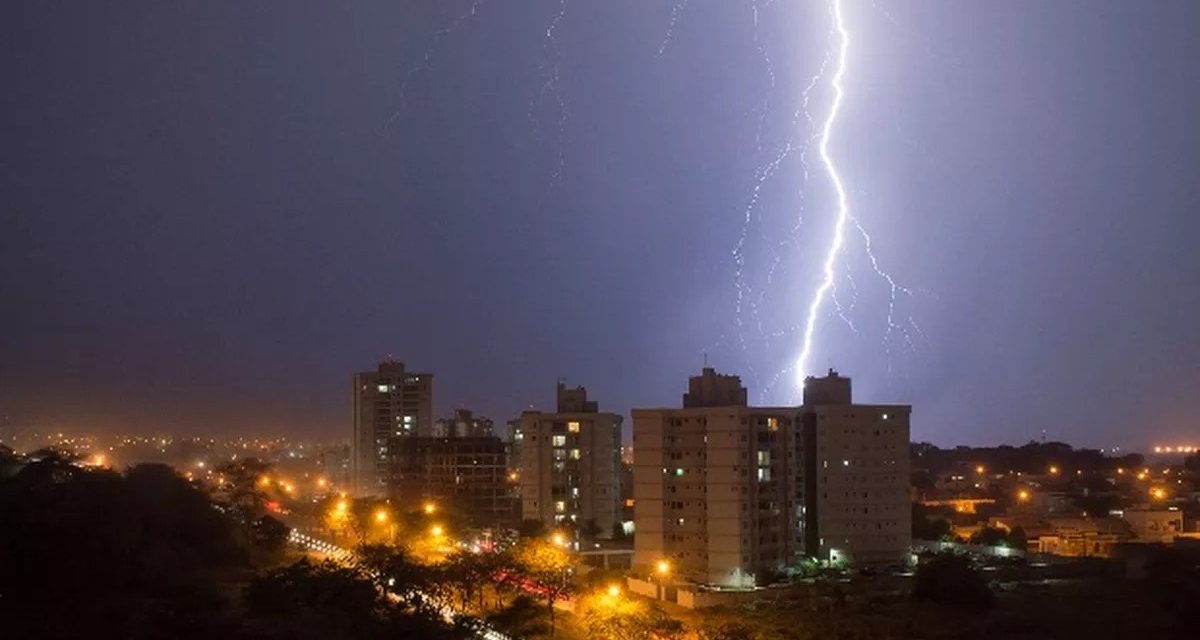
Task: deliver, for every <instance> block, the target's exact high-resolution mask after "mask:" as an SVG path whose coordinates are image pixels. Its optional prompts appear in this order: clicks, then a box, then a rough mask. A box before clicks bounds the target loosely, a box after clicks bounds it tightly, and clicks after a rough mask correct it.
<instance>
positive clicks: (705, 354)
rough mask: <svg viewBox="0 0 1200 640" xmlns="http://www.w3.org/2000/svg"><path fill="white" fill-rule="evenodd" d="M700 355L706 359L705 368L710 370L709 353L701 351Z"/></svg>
mask: <svg viewBox="0 0 1200 640" xmlns="http://www.w3.org/2000/svg"><path fill="white" fill-rule="evenodd" d="M700 355H701V356H702V357H703V358H704V368H705V369H707V368H708V352H707V351H701V352H700Z"/></svg>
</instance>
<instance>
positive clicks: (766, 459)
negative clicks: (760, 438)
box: [758, 451, 771, 467]
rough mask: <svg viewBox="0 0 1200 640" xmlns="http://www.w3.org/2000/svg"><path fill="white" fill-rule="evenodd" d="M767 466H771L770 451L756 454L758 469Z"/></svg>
mask: <svg viewBox="0 0 1200 640" xmlns="http://www.w3.org/2000/svg"><path fill="white" fill-rule="evenodd" d="M769 464H771V452H770V451H759V452H758V465H759V466H760V467H765V466H767V465H769Z"/></svg>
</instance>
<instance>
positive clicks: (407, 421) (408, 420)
mask: <svg viewBox="0 0 1200 640" xmlns="http://www.w3.org/2000/svg"><path fill="white" fill-rule="evenodd" d="M412 423H413V417H412V416H404V424H412Z"/></svg>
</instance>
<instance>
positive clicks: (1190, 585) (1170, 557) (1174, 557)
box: [1146, 547, 1200, 620]
mask: <svg viewBox="0 0 1200 640" xmlns="http://www.w3.org/2000/svg"><path fill="white" fill-rule="evenodd" d="M1146 585H1147V587H1148V590H1149V591H1150V592H1151V593H1153V594H1154V596H1155V600H1156V601H1157V602H1158V603H1159V604H1160V605H1161V606H1162V607H1163V608H1164V609H1166V610H1167V611H1168V612H1170V613H1172V614H1174V615H1176V616H1178V617H1179V618H1180V619H1181V620H1183V619H1187V618H1189V617H1190V616H1191V615H1192V613H1193V612H1194V611H1195V606H1196V603H1197V602H1200V558H1198V557H1197V554H1196V553H1195V552H1190V551H1188V550H1184V549H1177V548H1171V547H1164V548H1161V549H1156V550H1155V551H1154V552H1153V553H1152V555H1151V556H1150V557H1149V559H1148V561H1147V562H1146Z"/></svg>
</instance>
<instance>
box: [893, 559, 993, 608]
mask: <svg viewBox="0 0 1200 640" xmlns="http://www.w3.org/2000/svg"><path fill="white" fill-rule="evenodd" d="M913 596H914V597H915V598H917V599H918V600H929V601H931V602H937V603H939V604H947V605H954V606H959V607H963V608H967V609H987V608H990V607H991V606H992V605H993V604H995V601H996V596H995V594H994V593H992V589H991V587H989V586H988V583H987V581H985V580H984V579H983V576H981V575H979V572H977V571H975V569H974V568H972V567H971V563H970V561H969V560H967V558H966V557H964V556H958V555H955V554H953V553H940V554H938V555H936V556H934V557H933V559H931V560H930V561H929V562H927V563H925V564H923V565H921V566H920V567H919V568H918V569H917V576H916V584H915V585H914V587H913Z"/></svg>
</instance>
